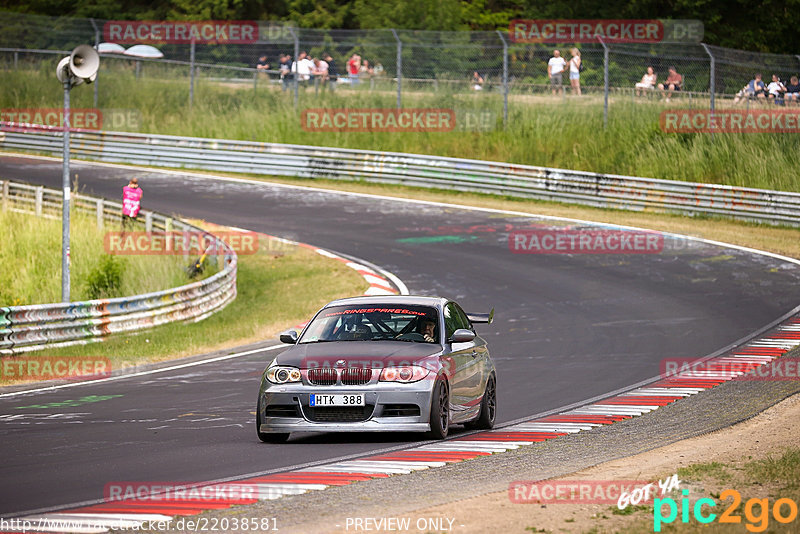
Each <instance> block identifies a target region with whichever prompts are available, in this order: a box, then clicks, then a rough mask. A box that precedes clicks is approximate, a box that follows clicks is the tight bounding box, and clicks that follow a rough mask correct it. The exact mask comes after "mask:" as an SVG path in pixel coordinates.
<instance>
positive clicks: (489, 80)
mask: <svg viewBox="0 0 800 534" xmlns="http://www.w3.org/2000/svg"><path fill="white" fill-rule="evenodd" d="M2 15H3V16H2V18H0V67H2V68H3V69H4V70H10V69H21V68H35V67H37V64H41V63H42V62H48V63H55V62H56V61H57V60H58V59H59V58H60V57H61V56H62V55H64V54H66V53H68V52H69V51H70V50H72V48H74V47H75V46H77V45H79V44H85V43H89V44H92V45H95V46H96V45H99V44H100V43H101V42H102V40H103V28H104V25H105V23H106V22H107V21H104V20H97V19H79V18H53V17H45V16H34V15H27V14H18V13H7V12H5V13H3V14H2ZM258 26H259V36H258V39H257V40H256V42H254V43H251V44H201V43H190V44H163V45H158V49H159V50H160V51H161V52H162V53H163V55H164V57H163V58H161V59H148V58H143V57H133V56H127V55H120V54H103V55H102V57H103V61H101V69H100V72H99V74H98V80H97V83H96V85H95V106H97V100H98V98H99V96H98V93H101V92H102V81H103V77H104V76H107V75H111V73H113V71H114V70H115V69H129V70H132V71H133V72H134V73H135V75H136V77H137V78H140V77H149V76H152V77H155V76H158V77H161V78H164V77H170V78H174V79H176V80H180V79H185V82H186V83H187V84H188V86H189V88H190V91H189V95H188V98H189V103H190V104H192V103H193V102H194V100H195V98H196V95H195V90H194V88H195V83H196V80H198V79H202V80H215V81H220V82H225V83H238V84H252V85H253V87H254V88H255V89H256V90H260V89H270V88H271V89H274V90H283V91H288V92H291V93H293V95H294V105H295V106H303V105H304V102H303V100H304V99H309V98H310V95H315V94H317V93H319V91H321V90H327V89H330V90H335V89H337V88H346V89H348V90H352V91H387V92H391V93H393V94H394V93H396V100H397V107H402V106H403V105H404V98H406V97H408V96H409V95H413V94H419V93H423V94H436V93H438V92H448V93H454V92H455V93H458V92H462V93H475V94H477V93H480V94H483V95H494V96H495V98H497V99H499V100H501V101H502V109H503V123H504V124H505V123H506V122H507V120H508V101H509V98H512V99H513V98H515V97H522V96H524V95H552V94H554V93H555V94H556V95H557V96H561V97H562V98H565V97H566V96H567V95H570V94H571V93H572V92H573V90H572V89H571V87H570V82H569V79H568V76H567V75H566V73H565V76H564V80H563V89H561V88H557V90H555V91H554V90H553V87H552V86H551V84H550V81H549V79H548V76H547V63H548V60H549V59H550V58H551V57H552V56H553V50H554V49H555V48H559V49H560V50H561V53H562V55H563V56H565V57H566V58H567V59H569V57H570V55H569V51H570V49H572V48H573V46H575V47H578V49H579V51H580V55H581V59H582V62H583V67H584V68H583V70H582V71H581V72H580V85H581V92H582V93H583V94H584V95H585V96H595V97H598V96H601V97H602V98H603V102H604V117H606V120H607V117H608V105H609V104H608V103H609V99H610V98H619V97H620V96H623V97H630V99H631V100H634V99H635V98H642V97H645V98H654V97H655V98H663V97H664V95H663V93H661V92H660V91H659V90H658V89H654V90H652V91H646V92H644V91H637V90H636V89H635V87H634V86H635V84H636V83H637V82H639V81H640V80H641V79H642V75H643V74H644V73H645V72H646V70H647V67H652V68H653V70H654V73H655V74H656V76H657V82H656V83H663V82H664V81H665V79H666V76H667V73H668V69H669V68H670V67H674V68H675V70H676V71H677V72H678V73H680V74H681V75H682V76H683V84H682V86H681V92H680V96H681V97H682V98H686V99H688V100H690V101H691V102H692V103H693V105H701V106H708V105H710V106H711V109H712V110H713V109H714V106H715V105H718V103H719V100H720V99H722V100H723V101H725V100H728V99H732V98H733V97H734V96H735V94H736V93H737V92H738V91H740V90H741V89H742V87H743V86H744V85H745V84H747V82H748V81H749V80H750V79H752V78H753V76H754V74H755V73H756V72H763V74H764V80H765V81H766V83H769V80H770V76H771V75H772V74H777V75H778V76H779V77H780V78H781V79H782V80H785V81H786V80H789V79H790V77H791V76H797V75H798V73H800V55H778V54H765V53H756V52H747V51H742V50H735V49H728V48H722V47H718V46H712V45H706V44H703V43H689V42H687V43H652V44H621V43H604V42H601V41H598V42H597V43H583V44H579V45H574V44H570V43H565V44H562V45H559V46H556V45H552V44H523V43H515V42H512V41H511V40H510V39H509V36H508V33H507V32H506V31H505V30H503V31H496V32H466V31H464V32H442V31H416V30H393V29H383V30H336V29H333V30H320V29H309V28H297V27H293V26H292V25H291V24H288V23H283V22H268V21H261V22H259V23H258ZM304 51H305V52H307V53H308V54H309V55H310V56H311V57H316V58H322V57H324V55H326V54H330V56H331V58H332V59H333V61H332V68H331V70H330V73H331V76H330V79H329V80H328V81H327V82H326V81H325V80H323V79H320V78H319V77H314V76H310V77H309V79H308V80H302V79H301V80H300V81H299V83H298V78H303V76H302V75H300V76H298V75H296V74H294V75H290V76H286V74H285V72H281V70H280V69H279V67H278V61H279V57H280V56H281V55H283V54H290V55H291V56H292V58H293V59H295V58H297V57H298V54H299V53H300V52H304ZM353 54H358V55H360V56H361V58H362V61H363V60H366V61H367V62H368V63H369V66H368V67H367V69H366V70H365V71H364V72H362V73H361V74H360V75H359V77H358V79H357V82H358V83H357V84H356V83H355V81H356V78H355V77H351V76H349V75H348V73H347V61H348V59H349V58H350V57H351V56H352V55H353ZM261 56H266V57H267V61H268V63H269V64H270V68H269V69H266V70H257V69H256V68H255V66H256V64H257V63H258V61H259V58H260V57H261ZM38 66H41V65H38ZM476 73H477V74H476ZM476 80H478V81H476ZM310 89H311V91H310ZM637 93H644V94H639V95H637ZM498 109H499V108H498Z"/></svg>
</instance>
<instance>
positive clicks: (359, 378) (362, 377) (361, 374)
mask: <svg viewBox="0 0 800 534" xmlns="http://www.w3.org/2000/svg"><path fill="white" fill-rule="evenodd" d="M370 380H372V369H367V368H364V367H348V368H347V369H342V384H344V385H346V386H360V385H363V384H366V383H367V382H369V381H370Z"/></svg>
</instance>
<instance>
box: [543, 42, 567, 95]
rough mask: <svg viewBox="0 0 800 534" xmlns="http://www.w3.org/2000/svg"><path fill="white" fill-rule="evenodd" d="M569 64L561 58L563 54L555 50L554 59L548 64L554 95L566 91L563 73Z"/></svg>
mask: <svg viewBox="0 0 800 534" xmlns="http://www.w3.org/2000/svg"><path fill="white" fill-rule="evenodd" d="M566 66H567V62H566V61H564V58H563V57H561V52H559V51H558V50H553V57H551V58H550V61H548V62H547V77H548V78H549V79H550V88H551V90H552V92H553V94H554V95H555V94H556V91H558V92H562V93H563V91H564V87H563V84H564V80H563V72H564V68H565V67H566Z"/></svg>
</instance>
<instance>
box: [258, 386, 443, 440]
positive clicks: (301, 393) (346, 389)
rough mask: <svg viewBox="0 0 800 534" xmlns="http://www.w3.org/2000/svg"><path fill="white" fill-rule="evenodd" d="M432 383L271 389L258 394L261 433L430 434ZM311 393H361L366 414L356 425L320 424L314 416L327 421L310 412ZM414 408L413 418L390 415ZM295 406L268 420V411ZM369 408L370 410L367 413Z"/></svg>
mask: <svg viewBox="0 0 800 534" xmlns="http://www.w3.org/2000/svg"><path fill="white" fill-rule="evenodd" d="M432 389H433V381H432V380H427V379H423V380H420V381H419V382H415V383H411V384H395V383H383V382H378V383H374V384H367V385H364V386H309V385H306V384H285V385H280V386H278V385H271V386H270V387H268V388H266V389H264V390H263V391H262V392H261V396H262V397H261V399H260V402H259V405H260V407H261V410H262V413H261V414H260V420H261V427H260V429H259V430H260V431H261V432H264V433H273V432H425V431H428V430H430V424H429V418H430V408H431V393H432ZM311 393H324V394H340V395H341V394H355V393H363V394H364V400H365V403H366V404H367V407H366V408H365V412H368V413H367V415H366V417H364V418H363V420H358V421H320V420H315V419H318V417H315V416H314V414H317V415H318V416H320V414H322V416H324V417H327V416H328V414H327V413H326V412H325V410H335V408H316V409H314V408H311V407H310V406H309V396H310V394H311ZM412 405H413V406H416V407H417V408H418V409H419V410H418V412H417V413H416V414H415V415H390V414H392V413H394V414H396V413H398V409H397V407H398V406H405V407H406V408H409V407H411V406H412ZM275 406H281V407H289V406H295V407H296V409H297V412H296V414H294V415H293V416H280V417H273V416H268V415H267V412H268V411H270V410H269V407H275ZM370 407H371V409H370Z"/></svg>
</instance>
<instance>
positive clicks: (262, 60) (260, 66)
mask: <svg viewBox="0 0 800 534" xmlns="http://www.w3.org/2000/svg"><path fill="white" fill-rule="evenodd" d="M256 70H259V71H261V70H269V63H267V56H266V55H262V56H260V57H259V58H258V63H256ZM264 74H266V73H264Z"/></svg>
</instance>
